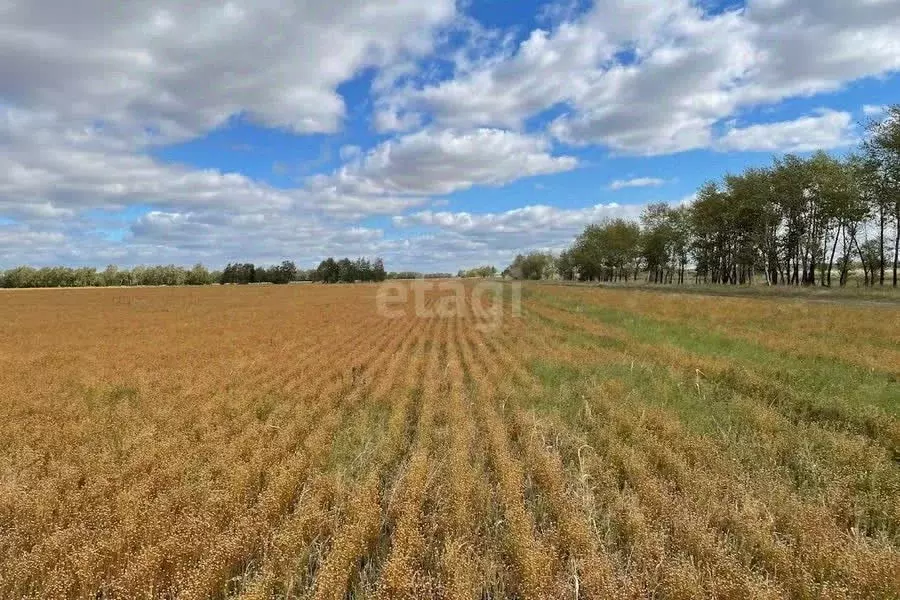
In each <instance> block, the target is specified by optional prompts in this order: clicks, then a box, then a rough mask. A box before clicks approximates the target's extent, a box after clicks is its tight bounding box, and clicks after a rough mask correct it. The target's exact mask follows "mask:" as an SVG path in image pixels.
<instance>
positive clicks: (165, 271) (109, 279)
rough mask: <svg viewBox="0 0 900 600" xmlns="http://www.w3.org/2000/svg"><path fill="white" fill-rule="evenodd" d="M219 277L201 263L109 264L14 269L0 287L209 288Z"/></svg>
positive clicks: (0, 276) (0, 281) (0, 275)
mask: <svg viewBox="0 0 900 600" xmlns="http://www.w3.org/2000/svg"><path fill="white" fill-rule="evenodd" d="M219 277H220V274H219V273H217V272H214V271H209V270H208V269H207V268H206V267H204V266H203V265H201V264H196V265H194V266H193V267H190V268H186V267H180V266H176V265H153V266H138V267H134V268H133V269H122V268H119V267H117V266H115V265H109V266H108V267H106V268H105V269H104V270H102V271H98V270H97V269H95V268H92V267H77V268H73V267H42V268H34V267H16V268H14V269H9V270H7V271H2V272H0V286H2V287H5V288H35V287H101V286H133V285H208V284H211V283H217V282H218V281H219Z"/></svg>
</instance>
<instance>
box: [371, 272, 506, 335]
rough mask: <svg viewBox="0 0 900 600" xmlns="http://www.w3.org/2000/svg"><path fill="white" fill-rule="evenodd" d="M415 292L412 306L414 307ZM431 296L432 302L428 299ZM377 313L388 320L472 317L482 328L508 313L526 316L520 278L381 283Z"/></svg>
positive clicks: (495, 322)
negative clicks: (513, 279) (472, 281)
mask: <svg viewBox="0 0 900 600" xmlns="http://www.w3.org/2000/svg"><path fill="white" fill-rule="evenodd" d="M410 295H412V300H413V302H412V307H410ZM429 296H431V297H432V298H433V300H434V301H433V302H432V303H430V304H429V303H428V302H427V299H428V297H429ZM375 302H376V306H377V312H378V314H379V315H381V316H383V317H385V318H388V319H402V318H405V317H409V316H410V313H412V315H413V316H415V317H417V318H421V319H431V318H439V319H456V318H464V317H468V316H472V317H474V318H475V320H476V321H478V323H477V325H476V327H478V328H479V329H493V328H496V327H498V326H500V324H501V323H503V319H504V318H506V317H507V316H509V317H513V318H520V317H521V316H522V284H521V283H520V282H518V281H514V282H511V283H503V282H500V281H479V282H478V283H475V284H471V283H470V284H468V285H467V284H465V283H463V282H462V281H440V282H430V281H426V280H424V279H416V280H415V281H412V282H401V281H391V282H385V283H382V284H380V285H379V286H378V293H377V294H376V296H375Z"/></svg>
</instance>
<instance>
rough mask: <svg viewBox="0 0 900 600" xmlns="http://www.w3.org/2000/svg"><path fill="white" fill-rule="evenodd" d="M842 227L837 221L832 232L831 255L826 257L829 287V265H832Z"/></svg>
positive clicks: (829, 285) (829, 283)
mask: <svg viewBox="0 0 900 600" xmlns="http://www.w3.org/2000/svg"><path fill="white" fill-rule="evenodd" d="M842 227H843V223H838V228H837V231H835V232H834V244H833V245H832V246H831V256H830V257H829V258H828V287H831V267H833V266H834V253H835V252H836V251H837V243H838V238H839V237H841V228H842ZM823 285H824V282H823Z"/></svg>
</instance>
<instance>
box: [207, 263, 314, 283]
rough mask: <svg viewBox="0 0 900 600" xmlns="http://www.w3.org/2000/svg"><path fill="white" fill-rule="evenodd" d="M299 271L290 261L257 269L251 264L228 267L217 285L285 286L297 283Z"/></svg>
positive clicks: (230, 265)
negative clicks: (263, 284)
mask: <svg viewBox="0 0 900 600" xmlns="http://www.w3.org/2000/svg"><path fill="white" fill-rule="evenodd" d="M298 275H299V270H298V269H297V265H295V264H294V263H293V262H292V261H290V260H285V261H282V263H281V264H280V265H275V266H273V267H268V268H267V267H262V266H260V267H258V266H256V265H254V264H253V263H235V264H231V263H228V265H227V266H226V267H225V269H224V270H223V271H222V274H221V275H220V276H219V283H275V284H285V283H290V282H292V281H297V280H298Z"/></svg>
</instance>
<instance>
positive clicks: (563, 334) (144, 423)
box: [0, 283, 900, 600]
mask: <svg viewBox="0 0 900 600" xmlns="http://www.w3.org/2000/svg"><path fill="white" fill-rule="evenodd" d="M466 285H467V286H469V288H468V290H469V291H471V286H472V285H474V284H472V283H467V284H466ZM507 291H508V290H507ZM377 292H378V288H377V287H376V286H374V285H353V286H284V287H249V286H248V287H234V286H228V287H207V288H196V289H195V288H172V289H166V288H147V289H127V290H122V289H97V290H93V289H85V290H23V291H11V292H3V293H0V320H2V322H3V323H4V327H3V332H4V335H3V337H2V338H0V366H2V368H0V598H41V599H43V598H185V599H187V598H192V599H193V598H196V599H205V598H240V599H242V600H251V599H253V600H258V599H262V598H304V599H306V598H314V599H332V600H339V599H341V598H345V597H348V596H349V597H373V598H385V599H386V598H410V599H412V598H427V597H434V598H446V599H457V598H459V599H467V600H473V599H476V598H481V597H515V598H526V599H527V598H563V597H566V598H629V599H631V598H635V599H637V598H698V597H709V598H728V599H732V598H733V599H741V598H773V599H774V598H860V599H862V598H884V599H888V598H898V597H900V502H898V498H900V462H898V458H900V417H898V415H900V384H898V382H897V376H898V375H900V352H898V343H900V309H898V308H897V305H896V304H890V303H884V304H881V305H879V306H870V305H859V304H853V303H852V302H851V303H848V304H840V303H832V302H801V301H796V300H789V299H777V298H774V299H773V298H768V299H766V298H720V297H705V296H701V295H677V294H668V293H657V292H648V291H628V290H605V289H602V290H601V289H585V288H578V287H557V286H548V285H533V286H526V289H525V290H524V294H523V298H524V301H523V312H522V315H521V317H517V316H515V315H514V314H513V312H512V307H511V306H509V305H508V303H509V296H507V297H506V302H507V304H506V305H504V306H503V311H501V312H499V313H492V312H490V310H486V308H485V307H488V305H489V304H490V302H491V301H490V299H488V298H487V297H485V296H480V297H479V299H478V302H479V307H480V309H479V310H472V308H473V307H472V305H471V302H472V301H471V296H468V297H467V299H466V300H465V303H464V305H463V308H464V309H465V310H463V311H461V314H458V315H452V316H451V315H448V314H447V312H446V311H445V310H443V309H445V308H446V307H447V306H448V304H447V303H446V302H445V301H444V300H446V299H443V300H442V298H441V296H446V295H447V293H448V292H446V291H445V292H440V291H438V290H437V288H434V289H430V290H429V291H428V292H427V293H426V297H425V299H424V301H423V303H422V304H421V305H420V306H419V305H418V303H417V301H416V299H415V298H414V294H413V293H412V292H411V293H410V295H409V298H408V302H407V303H406V305H405V316H404V317H401V318H386V317H384V316H382V315H380V314H379V313H378V310H377V306H378V303H377V302H376V295H377ZM494 301H496V299H495V300H494ZM417 306H418V308H419V309H421V308H422V307H424V308H426V309H429V312H428V313H427V314H423V315H418V316H417V314H416V313H417ZM400 308H401V310H402V309H403V308H404V307H400ZM435 308H438V309H440V310H432V309H435Z"/></svg>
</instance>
